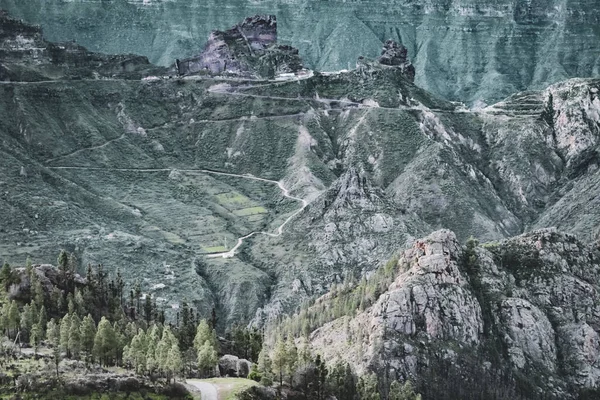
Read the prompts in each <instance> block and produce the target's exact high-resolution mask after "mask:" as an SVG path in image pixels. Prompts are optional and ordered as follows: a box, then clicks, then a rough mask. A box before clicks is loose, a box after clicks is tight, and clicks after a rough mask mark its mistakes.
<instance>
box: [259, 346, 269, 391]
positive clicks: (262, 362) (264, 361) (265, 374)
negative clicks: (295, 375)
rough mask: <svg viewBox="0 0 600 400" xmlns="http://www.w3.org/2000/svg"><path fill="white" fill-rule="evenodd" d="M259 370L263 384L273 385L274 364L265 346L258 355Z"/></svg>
mask: <svg viewBox="0 0 600 400" xmlns="http://www.w3.org/2000/svg"><path fill="white" fill-rule="evenodd" d="M257 365H258V367H257V368H258V372H259V374H260V383H261V384H262V385H263V386H271V385H272V384H273V372H272V371H273V364H272V363H271V358H270V357H269V352H268V351H267V349H266V348H264V347H263V349H262V350H261V352H260V353H259V355H258V362H257Z"/></svg>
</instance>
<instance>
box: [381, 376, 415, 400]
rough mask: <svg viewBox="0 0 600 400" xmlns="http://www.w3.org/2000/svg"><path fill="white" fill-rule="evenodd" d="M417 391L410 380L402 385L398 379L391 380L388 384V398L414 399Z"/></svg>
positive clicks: (392, 399)
mask: <svg viewBox="0 0 600 400" xmlns="http://www.w3.org/2000/svg"><path fill="white" fill-rule="evenodd" d="M416 398H417V393H415V388H414V386H413V384H412V382H411V381H410V380H407V381H406V382H404V384H403V385H401V384H400V382H398V381H393V382H392V384H391V385H390V393H389V395H388V399H389V400H416Z"/></svg>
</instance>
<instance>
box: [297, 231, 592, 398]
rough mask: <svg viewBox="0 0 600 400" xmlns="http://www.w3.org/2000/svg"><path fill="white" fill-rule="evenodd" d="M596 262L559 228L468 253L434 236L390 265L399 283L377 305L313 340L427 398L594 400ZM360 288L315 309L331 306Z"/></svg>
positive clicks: (448, 237) (472, 247) (447, 234)
mask: <svg viewBox="0 0 600 400" xmlns="http://www.w3.org/2000/svg"><path fill="white" fill-rule="evenodd" d="M599 262H600V247H599V246H598V243H596V244H594V245H586V244H584V243H582V242H580V241H579V240H577V239H576V238H575V237H574V236H572V235H568V234H563V233H560V232H558V231H556V230H555V229H543V230H538V231H534V232H531V233H527V234H524V235H522V236H518V237H515V238H511V239H508V240H504V241H501V242H492V243H487V244H485V245H483V246H477V245H476V244H474V243H470V244H469V245H468V246H467V248H466V249H465V248H464V247H462V246H461V245H460V244H459V242H458V241H457V239H456V236H455V235H454V233H452V232H451V231H447V230H442V231H437V232H434V233H432V234H431V235H429V236H427V237H425V238H423V239H419V240H416V241H415V242H414V243H413V245H412V246H411V247H410V248H409V249H408V250H406V251H404V252H403V253H401V255H400V257H399V258H398V259H396V260H395V262H393V263H392V264H391V265H389V266H388V267H389V269H390V271H393V273H392V279H391V283H390V284H389V286H388V287H386V288H385V289H384V290H383V291H382V293H381V294H380V295H379V296H378V298H377V299H376V300H375V301H374V304H373V305H372V306H370V307H368V308H367V309H365V310H364V311H362V312H360V311H359V312H358V313H357V314H356V315H354V314H353V313H350V314H348V315H347V316H343V317H341V318H338V319H335V320H333V321H331V322H328V323H325V324H324V325H323V326H322V327H319V328H318V329H316V330H314V331H313V332H312V333H311V334H310V342H311V344H312V346H313V350H315V351H317V352H319V353H321V354H323V355H324V357H325V359H326V360H328V361H335V360H339V359H342V360H344V361H347V362H349V363H350V365H353V366H355V367H356V368H357V370H358V371H360V372H359V373H365V372H367V371H369V370H375V371H377V372H378V375H379V376H380V377H381V381H383V382H391V381H392V380H395V379H400V380H404V379H411V380H413V381H414V382H417V383H418V387H419V390H420V391H421V392H422V393H423V394H424V395H425V396H426V398H436V399H445V398H448V399H456V398H493V397H494V396H496V398H518V397H520V396H523V397H522V398H528V399H529V398H545V399H548V398H557V399H566V398H578V396H579V395H581V396H584V397H580V398H595V397H594V396H597V395H598V387H599V382H598V377H599V376H600V374H599V373H600V361H599V359H598V354H600V337H599V329H600V324H599V322H600V320H599V318H600V309H599V308H598V296H599V284H598V282H599V279H598V278H599V276H598V274H599V273H600V264H599ZM353 291H355V289H353V288H350V289H344V290H339V291H338V292H337V293H333V294H332V295H329V296H327V297H324V298H323V299H321V300H318V301H317V303H316V304H315V305H314V306H312V307H311V309H312V310H315V311H316V312H318V310H319V309H322V310H331V309H332V308H333V307H334V305H335V304H339V302H340V301H344V300H347V299H348V298H349V297H348V296H350V297H351V296H353ZM304 313H305V315H307V314H306V311H305V312H304ZM309 314H310V309H309ZM457 382H460V384H457ZM382 385H383V386H385V383H382ZM511 393H512V395H511ZM584 393H587V394H584ZM594 393H595V395H594ZM473 396H474V397H473ZM506 396H508V397H506ZM585 396H589V397H585Z"/></svg>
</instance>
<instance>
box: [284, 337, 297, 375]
mask: <svg viewBox="0 0 600 400" xmlns="http://www.w3.org/2000/svg"><path fill="white" fill-rule="evenodd" d="M285 351H286V365H285V371H286V374H287V376H289V378H290V381H289V382H290V386H291V387H293V386H294V374H295V373H296V368H297V367H298V349H297V348H296V343H295V342H294V337H293V336H292V335H289V336H288V340H287V343H286V345H285Z"/></svg>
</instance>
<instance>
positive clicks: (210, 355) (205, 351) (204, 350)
mask: <svg viewBox="0 0 600 400" xmlns="http://www.w3.org/2000/svg"><path fill="white" fill-rule="evenodd" d="M218 361H219V359H218V355H217V351H216V350H215V347H214V346H213V345H212V344H211V342H210V341H209V340H207V341H205V342H204V344H203V345H202V346H200V348H199V349H198V369H199V370H200V372H201V373H202V375H203V376H207V375H210V374H211V373H212V371H214V369H215V367H216V365H217V362H218Z"/></svg>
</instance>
